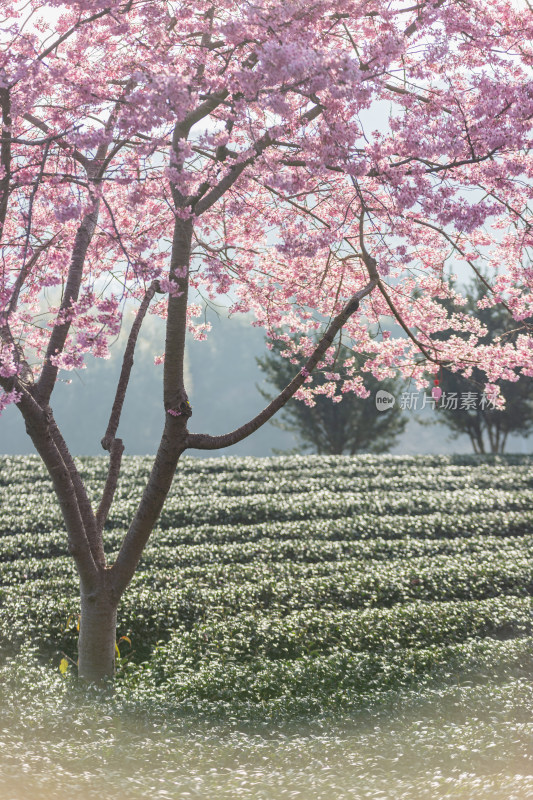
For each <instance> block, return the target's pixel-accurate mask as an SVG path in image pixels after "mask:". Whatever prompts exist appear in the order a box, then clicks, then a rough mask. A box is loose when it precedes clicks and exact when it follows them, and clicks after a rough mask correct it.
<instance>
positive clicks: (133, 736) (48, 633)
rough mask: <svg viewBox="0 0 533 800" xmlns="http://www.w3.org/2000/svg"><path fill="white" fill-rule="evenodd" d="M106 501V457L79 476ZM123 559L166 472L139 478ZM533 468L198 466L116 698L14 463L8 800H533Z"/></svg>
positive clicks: (138, 462) (1, 486)
mask: <svg viewBox="0 0 533 800" xmlns="http://www.w3.org/2000/svg"><path fill="white" fill-rule="evenodd" d="M80 463H81V465H82V469H83V474H84V476H85V478H86V480H87V481H88V484H89V487H90V490H91V493H92V495H93V499H95V500H96V499H97V498H98V493H99V491H100V490H101V487H102V483H103V479H104V477H105V470H106V462H105V460H104V459H97V458H87V459H82V460H81V461H80ZM124 466H125V471H124V474H123V478H122V482H121V484H120V486H119V490H118V494H117V499H116V502H115V504H114V506H113V509H112V513H111V518H110V521H109V525H108V530H107V533H106V549H107V553H108V556H109V560H110V561H111V560H112V559H113V554H114V553H115V552H116V551H117V548H118V547H119V543H120V540H121V538H122V536H123V534H124V532H125V528H126V525H127V523H128V520H129V519H130V518H131V516H132V514H133V510H134V508H135V505H136V502H137V501H138V499H139V496H140V493H141V492H142V487H143V483H144V480H145V478H146V476H147V474H148V470H149V468H150V459H148V458H136V457H134V458H129V459H126V460H125V465H124ZM532 466H533V459H530V458H527V457H518V456H517V457H507V458H492V457H487V458H484V459H482V458H477V457H465V456H461V457H426V456H424V457H377V456H362V457H358V458H348V457H346V458H333V457H331V458H329V457H305V458H300V457H298V458H297V457H283V458H276V459H253V458H225V459H220V458H219V459H208V460H201V459H192V458H186V459H184V461H183V462H182V463H181V465H180V467H179V469H178V473H177V475H176V479H175V482H174V486H173V489H172V493H171V496H170V497H169V500H168V502H167V504H166V506H165V509H164V511H163V514H162V516H161V519H160V522H159V525H158V528H157V530H156V531H154V534H153V537H152V539H151V542H150V546H149V547H148V548H147V550H146V551H145V554H144V556H143V559H142V562H141V564H140V568H139V570H138V572H137V574H136V576H135V578H134V581H133V583H132V585H131V586H130V587H129V589H128V590H127V592H126V595H125V596H124V598H123V601H122V603H121V606H120V608H119V615H118V630H117V638H120V637H121V636H127V637H128V638H129V639H130V640H131V647H130V645H129V644H128V642H127V641H126V640H122V641H121V642H120V650H121V656H122V657H121V659H120V660H119V662H118V668H117V680H116V684H115V691H114V694H113V695H109V694H107V693H104V694H102V693H101V692H98V691H96V690H87V689H85V688H83V687H80V686H79V685H78V684H77V681H76V678H75V669H74V667H73V666H70V667H69V669H68V671H67V674H66V675H64V676H63V675H61V674H60V672H59V663H60V660H61V658H63V654H65V655H66V656H67V657H68V658H70V659H72V661H74V662H75V660H76V636H77V632H76V622H77V614H78V597H77V593H78V588H77V579H76V575H75V571H74V567H73V565H72V563H71V561H70V559H69V557H68V556H67V554H66V537H65V534H64V532H63V530H62V522H61V517H60V514H59V511H58V508H57V506H56V503H55V500H54V496H53V494H52V489H51V484H50V481H49V479H48V477H47V475H46V473H45V471H44V469H43V467H42V466H41V464H40V462H39V461H38V459H37V458H28V457H17V458H13V457H2V458H0V792H1V793H2V797H6V798H9V800H27V798H30V797H37V796H38V797H39V798H40V800H59V798H63V797H65V796H66V795H73V794H76V796H77V797H78V798H80V800H96V798H98V800H100V798H101V797H102V796H106V797H107V798H109V799H110V800H115V799H116V800H118V798H122V797H125V796H127V797H128V798H135V799H136V800H137V799H138V800H140V799H141V798H145V797H151V798H156V799H157V800H178V798H179V800H181V798H191V797H194V798H200V799H201V800H208V799H209V800H211V798H213V797H217V798H219V800H225V799H227V800H234V798H235V797H241V798H245V799H248V800H259V799H260V798H261V800H283V799H284V798H287V800H289V798H291V800H293V799H294V798H298V797H305V798H306V800H331V798H333V797H335V798H336V800H361V798H368V799H369V800H370V798H372V800H375V798H387V799H388V798H390V800H424V798H427V800H436V799H437V798H443V799H444V798H458V799H460V800H474V799H476V800H477V798H479V800H481V799H483V800H527V799H528V798H530V797H533V777H532V775H533V763H532V760H531V752H532V728H533V726H532V723H531V719H532V717H533V689H532V685H531V673H532V668H533V648H532V643H533V615H532V607H531V594H532V591H533V559H532V550H533V472H532V469H531V468H532Z"/></svg>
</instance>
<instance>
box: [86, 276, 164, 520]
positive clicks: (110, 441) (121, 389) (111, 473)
mask: <svg viewBox="0 0 533 800" xmlns="http://www.w3.org/2000/svg"><path fill="white" fill-rule="evenodd" d="M158 290H159V282H158V281H153V282H152V284H151V286H150V288H149V289H148V290H147V292H146V294H145V295H144V298H143V300H142V302H141V305H140V307H139V310H138V311H137V316H136V318H135V322H134V323H133V325H132V326H131V330H130V334H129V337H128V343H127V345H126V350H125V351H124V358H123V360H122V369H121V372H120V378H119V381H118V385H117V391H116V394H115V400H114V402H113V407H112V409H111V415H110V417H109V424H108V426H107V430H106V432H105V435H104V437H103V439H102V442H101V444H102V447H103V448H104V450H108V451H109V453H110V459H109V469H108V472H107V478H106V482H105V486H104V491H103V493H102V498H101V500H100V504H99V506H98V511H97V512H96V525H97V528H98V530H99V531H102V530H103V527H104V525H105V522H106V520H107V516H108V514H109V509H110V508H111V504H112V502H113V498H114V496H115V492H116V489H117V482H118V477H119V473H120V465H121V462H122V454H123V452H124V444H123V442H122V439H117V438H116V432H117V429H118V426H119V423H120V417H121V414H122V408H123V405H124V400H125V397H126V392H127V389H128V384H129V380H130V375H131V369H132V367H133V355H134V352H135V345H136V344H137V337H138V336H139V331H140V330H141V325H142V323H143V320H144V317H145V316H146V312H147V311H148V306H149V305H150V302H151V300H152V298H153V296H154V294H155V293H156V291H158Z"/></svg>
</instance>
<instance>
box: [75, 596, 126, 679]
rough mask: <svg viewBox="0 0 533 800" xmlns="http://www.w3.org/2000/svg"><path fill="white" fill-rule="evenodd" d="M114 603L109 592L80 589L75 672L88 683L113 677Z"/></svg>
mask: <svg viewBox="0 0 533 800" xmlns="http://www.w3.org/2000/svg"><path fill="white" fill-rule="evenodd" d="M116 629H117V604H116V603H115V601H114V600H113V599H112V597H111V596H110V594H109V592H108V591H105V590H100V591H98V592H92V593H88V592H84V590H83V587H82V589H81V618H80V635H79V639H78V675H79V677H80V678H81V679H82V680H84V681H87V682H90V683H99V682H101V681H103V680H105V679H106V678H113V675H114V673H115V643H116Z"/></svg>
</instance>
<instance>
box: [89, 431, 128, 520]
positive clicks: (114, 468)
mask: <svg viewBox="0 0 533 800" xmlns="http://www.w3.org/2000/svg"><path fill="white" fill-rule="evenodd" d="M109 449H110V458H109V469H108V472H107V478H106V482H105V486H104V491H103V492H102V499H101V500H100V505H99V506H98V511H97V512H96V527H97V528H98V531H100V532H101V531H103V529H104V525H105V523H106V520H107V517H108V514H109V509H110V508H111V504H112V503H113V498H114V497H115V492H116V490H117V483H118V478H119V474H120V465H121V463H122V453H123V452H124V444H123V442H122V439H113V441H112V443H111V447H110V448H109Z"/></svg>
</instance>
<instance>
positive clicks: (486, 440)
mask: <svg viewBox="0 0 533 800" xmlns="http://www.w3.org/2000/svg"><path fill="white" fill-rule="evenodd" d="M486 296H487V289H486V286H485V285H484V284H483V283H481V282H476V283H473V284H472V285H471V286H470V290H469V293H468V299H467V304H466V306H462V307H461V308H460V309H459V308H454V309H453V310H454V311H459V310H460V311H463V312H466V313H467V314H470V315H471V316H472V317H474V318H475V319H477V320H479V322H480V323H481V324H482V325H484V326H485V328H486V329H487V331H488V333H487V334H486V335H485V336H482V337H480V344H490V343H493V342H496V341H498V342H499V343H500V342H501V343H504V342H508V343H511V344H515V343H516V337H517V335H518V334H519V333H521V332H522V328H521V327H520V326H519V324H518V323H517V322H516V320H514V319H513V318H512V316H511V315H510V314H509V312H508V311H507V309H505V308H504V307H503V306H501V305H499V304H498V305H497V306H490V307H488V308H479V307H478V302H479V301H480V300H482V299H484V298H485V297H486ZM527 322H531V320H527ZM441 374H442V382H441V388H442V390H443V392H444V393H445V394H444V396H446V395H447V394H448V393H453V392H455V393H456V394H457V398H458V403H457V408H453V407H450V408H446V407H445V405H444V406H443V407H442V408H441V409H440V411H441V413H440V415H439V418H438V421H440V422H441V423H443V424H444V425H446V427H447V428H449V429H450V430H451V431H452V439H457V438H458V437H459V436H460V435H461V434H466V435H467V436H468V437H469V439H470V441H471V443H472V447H473V449H474V453H503V452H504V451H505V446H506V444H507V438H508V436H509V434H510V433H515V434H519V435H521V436H524V437H526V438H527V437H528V436H529V435H530V434H531V432H532V431H533V378H530V377H527V376H525V375H522V376H521V377H520V378H519V380H517V381H516V382H513V381H508V380H498V381H495V383H496V385H498V386H499V387H500V392H501V395H502V396H503V397H504V398H505V408H503V409H501V410H500V409H495V408H492V407H491V406H490V404H487V405H485V404H481V403H480V402H476V405H475V408H461V395H463V394H464V393H467V392H476V393H477V394H478V395H479V396H480V395H481V391H482V388H483V385H484V383H485V380H486V378H485V375H484V374H483V373H482V372H481V371H480V370H479V369H477V368H476V367H474V369H473V370H472V375H471V377H470V378H465V377H464V376H463V375H460V374H459V373H454V372H451V371H450V370H448V369H445V368H443V369H442V373H441ZM436 421H437V420H436Z"/></svg>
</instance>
